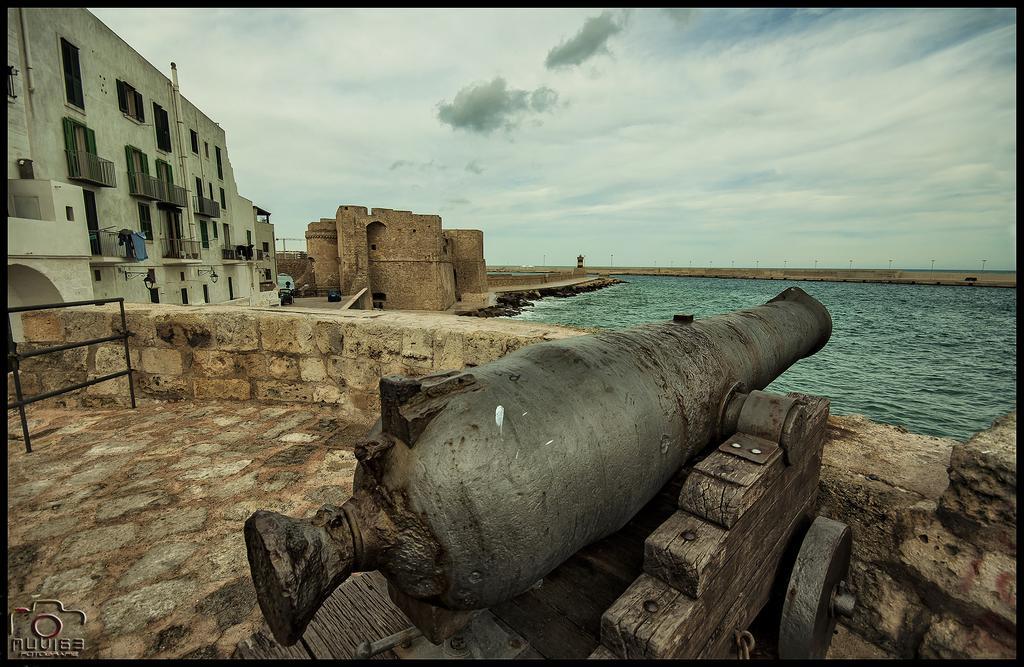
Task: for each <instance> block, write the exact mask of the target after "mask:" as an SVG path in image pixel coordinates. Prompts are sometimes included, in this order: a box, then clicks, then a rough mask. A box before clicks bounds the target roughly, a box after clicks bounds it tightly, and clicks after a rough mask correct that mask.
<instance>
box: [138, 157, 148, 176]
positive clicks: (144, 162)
mask: <svg viewBox="0 0 1024 667" xmlns="http://www.w3.org/2000/svg"><path fill="white" fill-rule="evenodd" d="M139 156H141V157H142V173H143V174H147V175H148V174H149V156H148V155H146V154H145V153H143V152H142V151H139Z"/></svg>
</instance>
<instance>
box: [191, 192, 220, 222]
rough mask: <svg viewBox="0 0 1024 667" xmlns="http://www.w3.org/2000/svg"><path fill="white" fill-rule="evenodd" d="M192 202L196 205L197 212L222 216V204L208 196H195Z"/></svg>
mask: <svg viewBox="0 0 1024 667" xmlns="http://www.w3.org/2000/svg"><path fill="white" fill-rule="evenodd" d="M192 203H193V204H194V205H195V212H196V213H197V214H199V215H202V216H206V217H208V218H219V217H220V204H218V203H217V202H215V201H214V200H212V199H207V198H206V197H193V198H192Z"/></svg>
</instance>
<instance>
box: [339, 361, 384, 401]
mask: <svg viewBox="0 0 1024 667" xmlns="http://www.w3.org/2000/svg"><path fill="white" fill-rule="evenodd" d="M381 370H382V368H381V363H380V362H379V361H377V360H375V359H370V358H362V359H350V358H348V357H342V361H341V374H340V377H339V378H338V379H339V380H342V381H344V383H345V386H347V387H352V388H353V389H357V390H364V391H369V392H372V393H379V389H380V378H381V376H382V375H383V373H382V372H381Z"/></svg>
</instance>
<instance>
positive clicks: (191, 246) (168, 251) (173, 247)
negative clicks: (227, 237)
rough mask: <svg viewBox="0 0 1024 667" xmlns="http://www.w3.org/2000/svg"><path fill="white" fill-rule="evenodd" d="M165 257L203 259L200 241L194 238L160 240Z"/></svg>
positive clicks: (184, 259)
mask: <svg viewBox="0 0 1024 667" xmlns="http://www.w3.org/2000/svg"><path fill="white" fill-rule="evenodd" d="M160 244H161V249H162V251H163V257H164V259H180V260H183V261H190V260H196V261H199V260H201V259H202V255H201V252H202V251H201V250H200V247H199V241H196V240H193V239H163V240H161V242H160Z"/></svg>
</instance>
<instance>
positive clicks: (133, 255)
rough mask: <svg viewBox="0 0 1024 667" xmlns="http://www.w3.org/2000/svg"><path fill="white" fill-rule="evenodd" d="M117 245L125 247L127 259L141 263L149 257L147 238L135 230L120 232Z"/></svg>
mask: <svg viewBox="0 0 1024 667" xmlns="http://www.w3.org/2000/svg"><path fill="white" fill-rule="evenodd" d="M117 244H118V245H123V246H124V249H125V257H126V258H128V259H134V260H135V261H137V262H141V261H142V260H144V259H147V257H148V255H146V237H145V236H143V235H142V234H140V233H138V232H136V231H134V230H131V229H122V230H121V231H119V232H118V233H117Z"/></svg>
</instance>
